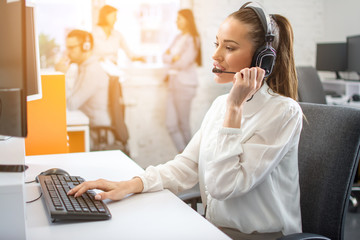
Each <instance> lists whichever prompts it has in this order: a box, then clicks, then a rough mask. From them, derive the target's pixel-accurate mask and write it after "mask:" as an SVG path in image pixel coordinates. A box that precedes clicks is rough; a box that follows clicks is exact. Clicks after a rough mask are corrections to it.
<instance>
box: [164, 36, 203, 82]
mask: <svg viewBox="0 0 360 240" xmlns="http://www.w3.org/2000/svg"><path fill="white" fill-rule="evenodd" d="M197 41H198V42H199V39H198V40H197ZM198 44H199V43H198ZM169 50H170V53H164V54H163V56H162V57H163V62H164V63H165V65H166V66H167V67H168V68H169V70H170V71H169V76H170V78H171V80H172V81H177V82H179V83H181V84H182V85H187V86H194V87H196V86H197V85H198V77H197V65H196V57H197V55H198V46H196V45H195V44H194V39H193V37H192V36H191V35H190V34H179V35H177V36H176V38H175V39H174V41H173V42H172V44H171V46H170V48H169ZM177 55H179V56H180V58H179V59H178V60H177V61H175V62H172V59H173V57H174V56H177Z"/></svg>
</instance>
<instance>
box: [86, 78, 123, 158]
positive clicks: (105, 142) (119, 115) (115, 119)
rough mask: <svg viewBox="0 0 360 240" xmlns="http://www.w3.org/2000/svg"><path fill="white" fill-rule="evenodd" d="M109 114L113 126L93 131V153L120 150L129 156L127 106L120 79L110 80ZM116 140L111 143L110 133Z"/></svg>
mask: <svg viewBox="0 0 360 240" xmlns="http://www.w3.org/2000/svg"><path fill="white" fill-rule="evenodd" d="M109 114H110V118H111V126H94V127H91V130H92V131H94V132H96V137H95V138H94V146H93V147H92V150H93V151H98V150H113V149H120V150H122V151H123V152H124V153H125V154H127V155H129V151H128V147H127V141H128V139H129V133H128V129H127V126H126V124H125V104H124V99H123V94H122V87H121V84H120V82H119V78H118V77H113V76H110V78H109ZM110 132H111V133H112V135H113V136H114V138H115V141H114V142H112V143H110V142H109V139H110V138H109V133H110Z"/></svg>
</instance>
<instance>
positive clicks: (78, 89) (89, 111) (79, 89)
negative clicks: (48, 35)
mask: <svg viewBox="0 0 360 240" xmlns="http://www.w3.org/2000/svg"><path fill="white" fill-rule="evenodd" d="M92 49H93V36H92V34H91V33H89V32H86V31H83V30H77V29H75V30H72V31H70V32H69V34H68V35H67V37H66V58H64V59H62V60H61V61H60V62H59V63H58V64H57V65H56V66H55V69H56V70H57V71H61V72H64V73H66V71H67V70H68V68H69V66H70V64H71V63H74V64H76V65H77V66H78V72H77V76H76V79H75V81H74V85H73V87H72V88H71V89H68V88H67V92H66V104H67V109H68V110H81V111H82V112H83V113H84V114H86V115H87V116H88V117H89V120H90V130H91V127H94V126H110V124H111V120H110V116H109V112H108V88H109V76H108V75H107V74H106V72H105V71H104V69H103V68H102V67H101V65H100V62H99V60H98V59H97V58H96V57H95V56H94V55H93V52H92ZM90 135H91V138H93V137H95V135H94V134H92V133H91V132H90ZM92 140H93V139H92Z"/></svg>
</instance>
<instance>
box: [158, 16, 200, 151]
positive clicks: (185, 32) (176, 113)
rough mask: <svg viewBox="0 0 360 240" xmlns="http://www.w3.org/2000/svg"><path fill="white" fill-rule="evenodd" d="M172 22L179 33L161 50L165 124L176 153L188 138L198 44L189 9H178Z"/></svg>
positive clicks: (198, 40) (197, 34)
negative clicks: (164, 70) (165, 92)
mask: <svg viewBox="0 0 360 240" xmlns="http://www.w3.org/2000/svg"><path fill="white" fill-rule="evenodd" d="M176 24H177V27H178V29H179V31H180V33H179V34H178V35H177V36H176V37H175V39H174V41H173V42H172V43H171V45H170V47H169V48H168V49H167V50H166V52H165V53H164V54H163V61H164V63H165V64H166V65H167V66H168V68H169V72H168V81H169V82H168V84H169V86H168V98H167V106H166V127H167V129H168V131H169V133H170V136H171V138H172V140H173V143H174V144H175V147H176V149H177V151H178V152H179V153H180V152H182V151H183V150H184V148H185V146H186V145H187V144H188V142H189V141H190V139H191V129H190V112H191V103H192V100H193V99H194V97H195V95H196V89H197V86H198V77H197V69H196V67H197V66H201V46H200V39H199V33H198V31H197V28H196V25H195V20H194V15H193V13H192V11H191V10H190V9H182V10H180V11H178V15H177V21H176Z"/></svg>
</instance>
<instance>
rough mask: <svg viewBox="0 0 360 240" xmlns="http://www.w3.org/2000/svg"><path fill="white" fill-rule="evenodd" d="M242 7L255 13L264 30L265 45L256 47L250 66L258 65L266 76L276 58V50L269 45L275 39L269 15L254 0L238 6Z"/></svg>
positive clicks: (271, 69)
mask: <svg viewBox="0 0 360 240" xmlns="http://www.w3.org/2000/svg"><path fill="white" fill-rule="evenodd" d="M254 3H255V4H256V5H257V6H253V5H252V4H254ZM244 8H251V9H252V10H253V11H254V12H255V13H256V15H257V16H258V18H259V19H260V22H261V24H262V25H263V27H264V31H265V45H264V46H261V47H260V48H258V49H256V51H255V53H254V56H253V59H252V63H251V67H260V68H262V69H264V70H265V77H268V76H269V75H270V74H271V72H272V71H273V68H274V65H275V60H276V50H275V49H274V48H273V47H272V46H271V43H272V42H273V41H274V39H275V34H274V33H273V29H272V25H271V21H270V16H269V15H268V14H265V11H264V10H263V8H262V7H261V5H260V4H258V3H256V2H247V3H245V4H244V5H242V6H241V7H240V9H244Z"/></svg>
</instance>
